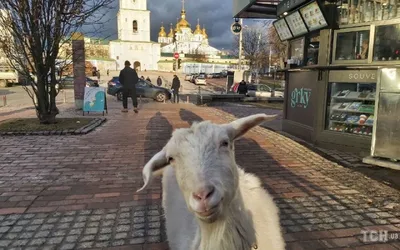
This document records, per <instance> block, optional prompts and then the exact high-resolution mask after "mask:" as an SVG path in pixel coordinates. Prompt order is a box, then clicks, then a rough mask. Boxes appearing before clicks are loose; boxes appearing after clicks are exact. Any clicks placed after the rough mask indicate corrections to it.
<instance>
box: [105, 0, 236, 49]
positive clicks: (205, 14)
mask: <svg viewBox="0 0 400 250" xmlns="http://www.w3.org/2000/svg"><path fill="white" fill-rule="evenodd" d="M139 1H140V0H139ZM115 2H117V1H115ZM114 7H115V8H114V9H113V10H112V11H109V12H108V14H107V15H106V17H105V18H104V20H105V23H104V24H103V25H102V27H101V31H100V32H99V35H98V36H100V37H107V38H109V39H116V38H117V12H118V3H116V6H114ZM147 8H148V9H149V10H150V11H151V15H150V18H151V40H152V41H157V38H158V32H159V31H160V26H161V22H164V26H165V27H166V29H167V32H168V31H169V24H170V23H173V24H174V25H175V24H176V18H178V17H179V19H180V12H181V9H182V2H181V0H163V1H160V0H147ZM185 10H186V19H187V20H188V22H189V23H190V24H191V26H192V29H193V30H194V29H195V28H196V25H197V19H198V18H199V19H200V24H201V26H202V28H203V25H204V26H205V28H206V30H207V34H208V37H209V42H210V45H211V46H214V47H216V48H218V49H222V48H224V49H230V48H231V47H232V44H233V34H232V33H231V31H230V26H231V24H232V22H233V18H232V0H196V1H194V0H186V1H185Z"/></svg>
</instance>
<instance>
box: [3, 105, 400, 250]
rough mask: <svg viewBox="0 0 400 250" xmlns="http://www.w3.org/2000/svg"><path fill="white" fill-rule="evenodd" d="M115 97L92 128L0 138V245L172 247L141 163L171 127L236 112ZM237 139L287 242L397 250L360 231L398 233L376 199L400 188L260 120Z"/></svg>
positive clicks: (394, 211)
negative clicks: (123, 101) (133, 105)
mask: <svg viewBox="0 0 400 250" xmlns="http://www.w3.org/2000/svg"><path fill="white" fill-rule="evenodd" d="M109 103H110V109H109V115H108V118H109V120H108V121H107V122H106V123H105V124H104V125H103V127H101V128H99V129H97V130H96V131H94V132H92V133H90V134H88V135H84V136H64V137H61V136H29V137H3V138H0V168H1V170H2V171H1V172H0V248H2V249H133V250H136V249H154V250H158V249H167V248H168V247H167V245H166V236H165V233H164V230H163V228H164V221H163V217H162V213H163V212H162V209H161V184H160V181H159V180H156V181H155V182H154V185H153V186H152V188H151V189H150V190H149V191H147V192H146V193H144V194H136V193H135V191H136V190H137V189H138V188H140V187H141V185H142V176H141V168H142V167H143V165H144V163H145V162H146V161H148V160H149V159H150V158H151V157H152V156H153V155H154V154H155V153H156V152H157V151H159V150H160V149H161V148H162V147H163V146H164V144H165V143H166V141H167V140H168V139H169V137H170V134H171V132H172V130H173V129H175V128H179V127H187V126H189V124H190V123H191V122H193V121H195V120H213V121H215V122H217V123H222V122H227V121H229V120H232V119H233V118H234V117H233V116H232V115H229V114H227V113H225V112H222V111H220V110H217V109H214V108H201V107H195V106H193V105H191V104H179V105H174V104H155V103H151V102H150V103H146V104H144V105H143V106H142V108H141V111H140V112H139V114H134V113H133V112H129V113H127V114H122V113H120V111H119V109H120V103H118V104H117V103H116V102H112V101H110V102H109ZM236 145H237V146H236V151H237V154H236V157H237V162H238V163H239V164H240V165H241V166H243V167H244V168H245V169H246V171H249V172H252V173H256V174H257V175H258V176H259V177H260V179H261V180H262V181H263V183H264V186H265V188H266V189H268V190H269V192H270V193H271V194H272V195H273V196H274V198H275V201H276V203H277V204H278V206H279V208H280V211H281V222H282V225H283V230H284V232H285V238H286V240H287V242H288V249H307V250H308V249H400V245H399V243H400V241H399V240H397V241H395V240H393V239H389V241H388V242H379V243H378V242H371V241H367V242H364V241H365V239H363V235H362V230H374V229H379V230H389V231H390V232H400V219H399V218H400V211H399V209H398V208H397V207H390V206H384V205H383V204H381V203H379V202H377V201H379V200H380V199H382V198H384V199H387V200H394V201H395V200H396V199H398V198H399V197H400V193H399V191H398V190H395V189H393V188H390V187H388V186H386V185H383V184H381V183H379V182H377V181H374V180H370V179H366V178H364V176H363V175H360V174H357V173H354V172H352V171H349V170H348V169H347V168H343V167H342V166H340V165H338V164H336V163H333V162H331V161H329V160H326V159H324V158H323V157H321V156H319V155H318V154H316V153H314V152H312V151H311V150H309V149H307V148H306V147H304V146H302V145H300V144H298V143H297V142H294V141H292V140H290V139H288V138H287V137H284V136H282V135H280V134H278V133H275V132H273V131H270V130H266V129H264V128H261V127H258V128H256V129H253V130H252V131H250V132H249V133H248V134H247V136H246V137H245V138H243V139H240V140H238V141H237V144H236ZM338 176H339V177H338ZM343 176H345V177H346V178H347V179H346V181H344V180H343V179H342V177H343ZM366 186H368V187H370V188H373V189H374V190H377V191H376V192H369V191H367V190H366V189H365V187H366ZM368 239H369V238H367V240H368Z"/></svg>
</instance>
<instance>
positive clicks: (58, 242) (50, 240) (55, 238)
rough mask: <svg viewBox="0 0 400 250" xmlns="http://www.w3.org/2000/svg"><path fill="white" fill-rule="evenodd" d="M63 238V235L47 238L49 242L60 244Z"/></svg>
mask: <svg viewBox="0 0 400 250" xmlns="http://www.w3.org/2000/svg"><path fill="white" fill-rule="evenodd" d="M62 240H63V237H51V238H49V239H48V240H47V244H50V245H52V244H60V243H61V242H62Z"/></svg>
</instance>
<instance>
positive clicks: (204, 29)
mask: <svg viewBox="0 0 400 250" xmlns="http://www.w3.org/2000/svg"><path fill="white" fill-rule="evenodd" d="M203 36H204V38H208V35H207V32H206V28H204V27H203Z"/></svg>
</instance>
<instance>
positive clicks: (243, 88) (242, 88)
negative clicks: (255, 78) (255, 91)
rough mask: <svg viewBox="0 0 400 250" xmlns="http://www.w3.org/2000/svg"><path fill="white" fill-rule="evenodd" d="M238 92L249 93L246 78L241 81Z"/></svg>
mask: <svg viewBox="0 0 400 250" xmlns="http://www.w3.org/2000/svg"><path fill="white" fill-rule="evenodd" d="M237 92H238V93H239V94H242V95H246V94H247V84H246V82H245V81H244V80H242V81H241V82H240V83H239V86H238V88H237Z"/></svg>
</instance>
